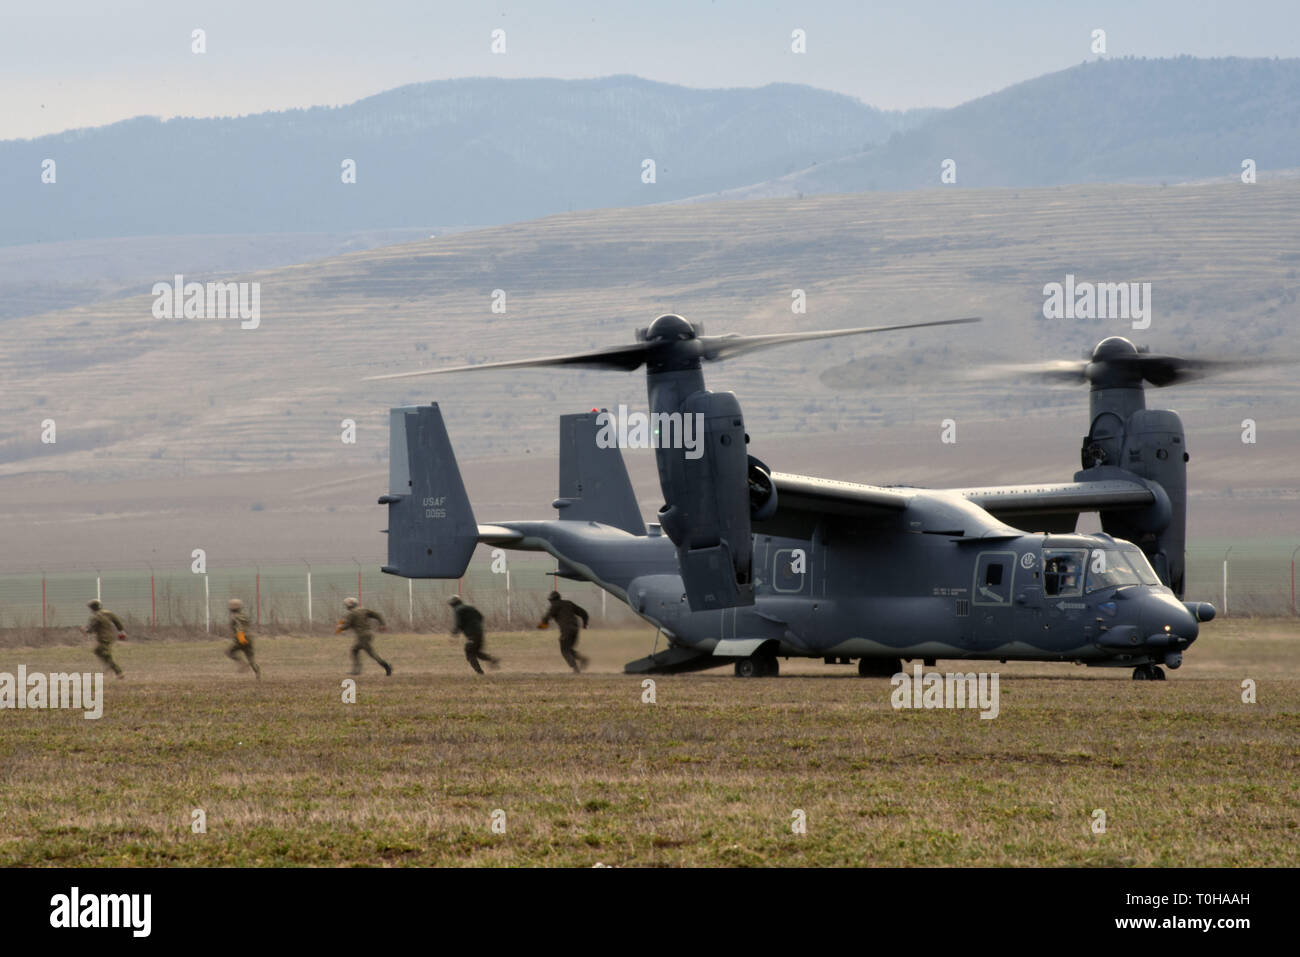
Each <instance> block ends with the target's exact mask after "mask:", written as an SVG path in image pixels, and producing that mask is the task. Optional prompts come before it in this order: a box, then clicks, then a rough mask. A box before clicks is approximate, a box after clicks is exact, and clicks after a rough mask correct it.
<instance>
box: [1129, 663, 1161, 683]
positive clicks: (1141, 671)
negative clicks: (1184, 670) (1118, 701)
mask: <svg viewBox="0 0 1300 957" xmlns="http://www.w3.org/2000/svg"><path fill="white" fill-rule="evenodd" d="M1133 680H1134V681H1164V680H1165V669H1164V668H1161V667H1160V666H1159V665H1138V666H1137V667H1136V668H1134V669H1133Z"/></svg>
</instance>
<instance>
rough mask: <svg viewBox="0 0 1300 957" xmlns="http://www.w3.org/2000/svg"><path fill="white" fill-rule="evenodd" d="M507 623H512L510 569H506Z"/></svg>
mask: <svg viewBox="0 0 1300 957" xmlns="http://www.w3.org/2000/svg"><path fill="white" fill-rule="evenodd" d="M506 624H507V625H508V624H510V569H509V568H507V569H506Z"/></svg>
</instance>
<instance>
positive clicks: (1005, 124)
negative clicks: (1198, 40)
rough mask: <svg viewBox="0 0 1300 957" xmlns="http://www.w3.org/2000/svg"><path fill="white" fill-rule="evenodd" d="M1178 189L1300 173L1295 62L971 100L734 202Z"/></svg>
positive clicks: (1240, 64) (1055, 81) (1180, 61)
mask: <svg viewBox="0 0 1300 957" xmlns="http://www.w3.org/2000/svg"><path fill="white" fill-rule="evenodd" d="M947 159H952V160H953V161H954V162H955V163H956V176H957V179H956V185H958V186H972V187H987V186H1002V187H1032V186H1056V185H1062V184H1072V183H1090V182H1139V181H1149V182H1156V181H1168V182H1178V181H1185V180H1195V179H1200V178H1209V177H1233V176H1239V175H1240V173H1241V163H1242V161H1243V160H1244V159H1253V160H1254V161H1255V163H1256V166H1257V169H1258V170H1260V171H1267V170H1280V169H1288V168H1294V167H1297V166H1300V59H1288V60H1264V59H1240V58H1225V59H1213V60H1202V59H1196V58H1193V57H1178V58H1175V59H1169V60H1147V59H1138V58H1126V59H1117V60H1103V61H1094V62H1088V63H1084V64H1082V65H1080V66H1077V67H1072V68H1070V69H1068V70H1062V71H1060V72H1058V73H1052V74H1048V75H1047V76H1041V77H1037V78H1035V79H1032V80H1027V81H1025V82H1023V83H1018V84H1016V85H1015V86H1011V87H1008V88H1007V89H1005V90H1001V91H999V92H997V93H992V94H989V95H988V96H983V97H980V98H979V99H976V100H971V101H970V102H968V103H963V104H962V105H960V106H956V107H953V108H952V109H950V110H945V111H943V112H941V113H938V114H936V115H934V116H932V117H930V118H929V119H928V120H927V121H926V122H925V123H923V124H921V125H920V126H918V127H917V128H915V129H912V130H906V131H900V132H898V133H896V134H894V135H893V136H891V137H890V139H889V140H888V141H887V142H885V143H883V144H880V145H878V146H876V147H874V148H872V149H869V150H866V151H863V152H862V153H859V154H857V155H854V156H848V157H844V158H841V159H839V160H836V161H834V162H832V163H828V164H820V165H818V166H817V167H815V168H811V169H806V170H802V171H799V172H797V173H794V174H792V175H788V176H785V177H783V178H780V179H778V180H777V181H774V182H769V183H759V184H754V185H753V186H751V187H748V188H742V189H738V190H735V191H733V192H732V193H731V194H729V195H730V197H731V198H741V199H744V198H759V197H767V196H783V195H784V196H793V195H797V194H799V193H805V194H807V193H840V192H858V191H862V190H875V189H888V190H896V189H918V188H925V187H930V186H937V185H940V171H941V166H942V164H943V162H944V161H945V160H947Z"/></svg>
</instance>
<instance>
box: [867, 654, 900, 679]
mask: <svg viewBox="0 0 1300 957" xmlns="http://www.w3.org/2000/svg"><path fill="white" fill-rule="evenodd" d="M902 670H903V662H902V660H901V659H899V658H859V659H858V674H859V675H861V676H862V677H863V678H892V677H893V676H894V675H896V674H898V673H899V672H900V671H902Z"/></svg>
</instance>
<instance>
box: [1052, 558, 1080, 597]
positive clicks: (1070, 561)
mask: <svg viewBox="0 0 1300 957" xmlns="http://www.w3.org/2000/svg"><path fill="white" fill-rule="evenodd" d="M1086 554H1087V553H1086V552H1084V551H1076V550H1074V549H1070V550H1068V551H1067V550H1065V549H1047V550H1046V551H1044V552H1043V594H1044V595H1048V596H1058V597H1061V598H1069V597H1072V596H1075V595H1082V594H1083V570H1084V569H1083V561H1084V556H1085V555H1086Z"/></svg>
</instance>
